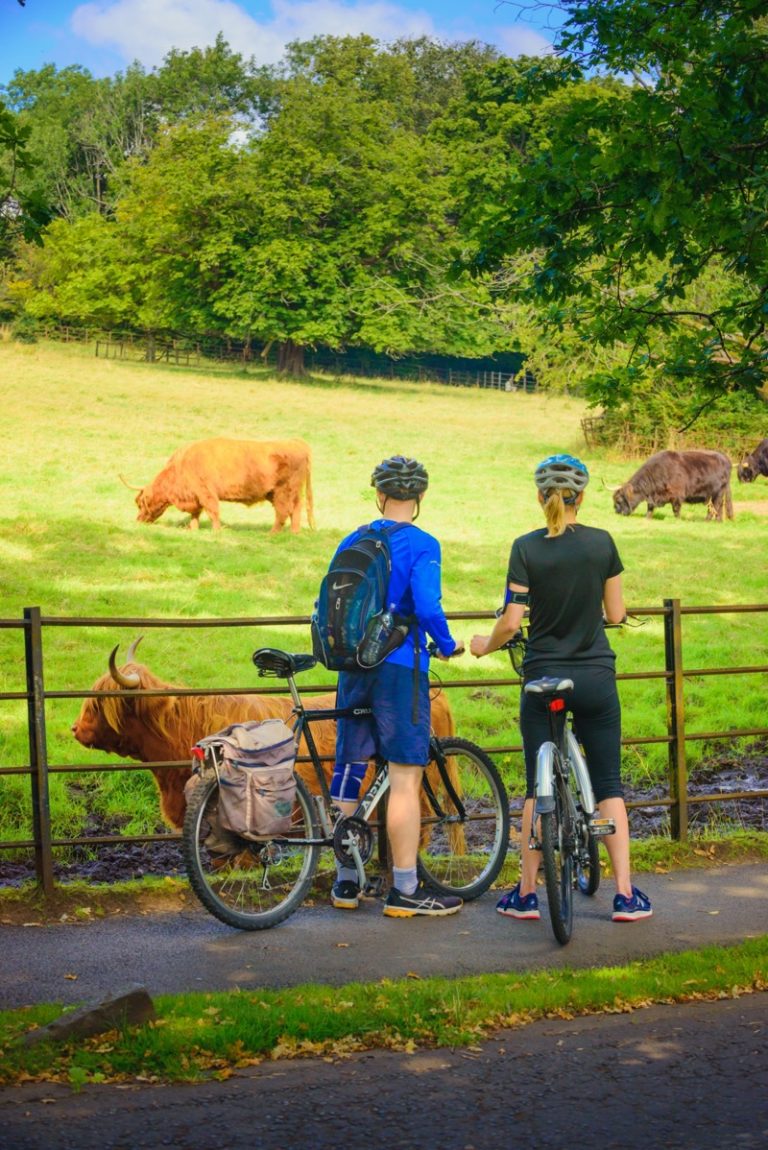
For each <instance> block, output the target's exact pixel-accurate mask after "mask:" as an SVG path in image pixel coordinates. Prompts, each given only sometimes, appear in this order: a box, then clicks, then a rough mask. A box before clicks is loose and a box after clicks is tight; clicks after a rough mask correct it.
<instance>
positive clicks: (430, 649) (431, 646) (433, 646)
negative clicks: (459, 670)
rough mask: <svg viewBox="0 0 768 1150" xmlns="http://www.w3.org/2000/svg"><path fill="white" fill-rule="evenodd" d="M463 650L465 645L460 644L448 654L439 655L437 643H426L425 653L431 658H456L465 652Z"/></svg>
mask: <svg viewBox="0 0 768 1150" xmlns="http://www.w3.org/2000/svg"><path fill="white" fill-rule="evenodd" d="M465 652H466V647H464V645H463V644H462V646H461V647H459V648H458V649H457V650H455V651H451V653H450V655H441V654H440V648H439V647H438V645H437V643H434V642H429V643H427V654H428V655H429V656H430V657H431V658H433V659H458V658H459V656H460V655H463V654H465Z"/></svg>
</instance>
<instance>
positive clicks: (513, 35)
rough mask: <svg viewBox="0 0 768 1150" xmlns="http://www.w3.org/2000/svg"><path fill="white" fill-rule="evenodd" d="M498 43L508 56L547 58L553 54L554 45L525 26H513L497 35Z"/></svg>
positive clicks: (533, 29) (503, 29)
mask: <svg viewBox="0 0 768 1150" xmlns="http://www.w3.org/2000/svg"><path fill="white" fill-rule="evenodd" d="M497 42H498V45H499V47H500V48H501V50H502V52H504V53H505V55H507V56H547V55H550V54H551V52H552V44H551V42H550V41H549V40H547V38H546V37H545V36H542V35H541V33H539V32H537V31H536V30H535V28H527V27H526V26H525V25H524V24H512V25H510V26H509V27H506V28H502V29H500V30H499V31H498V33H497Z"/></svg>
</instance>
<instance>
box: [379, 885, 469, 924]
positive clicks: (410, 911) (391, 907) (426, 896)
mask: <svg viewBox="0 0 768 1150" xmlns="http://www.w3.org/2000/svg"><path fill="white" fill-rule="evenodd" d="M463 905H464V904H463V902H462V900H461V899H460V898H458V896H457V895H452V894H438V893H437V891H432V890H430V889H429V887H427V886H425V885H424V883H421V882H420V883H419V885H418V886H417V887H416V890H415V891H414V892H413V894H403V892H402V891H401V890H398V889H397V887H395V886H391V887H390V888H389V894H388V895H387V901H386V902H385V903H384V914H386V915H387V916H388V917H389V918H413V917H414V916H415V915H445V914H456V912H457V911H459V910H461V908H462V906H463Z"/></svg>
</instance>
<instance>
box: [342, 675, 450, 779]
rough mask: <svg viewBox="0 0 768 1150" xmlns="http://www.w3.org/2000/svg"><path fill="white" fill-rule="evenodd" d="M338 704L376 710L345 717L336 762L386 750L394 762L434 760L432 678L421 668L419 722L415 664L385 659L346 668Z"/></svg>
mask: <svg viewBox="0 0 768 1150" xmlns="http://www.w3.org/2000/svg"><path fill="white" fill-rule="evenodd" d="M336 705H337V706H338V707H371V708H372V709H373V713H372V714H370V715H362V716H360V717H359V718H357V717H356V718H349V719H339V720H338V723H337V727H336V763H337V764H345V763H362V762H366V761H367V760H368V759H370V758H372V756H373V755H375V754H377V753H378V754H380V755H381V756H382V758H384V759H386V760H387V762H390V763H405V764H407V765H411V766H417V767H425V766H426V765H427V763H428V762H429V736H430V731H431V707H430V701H429V676H428V675H427V674H425V673H424V672H423V671H420V672H419V687H418V720H417V722H415V723H414V722H413V668H412V667H401V666H399V665H398V664H397V663H389V662H387V663H382V664H381V665H380V666H378V667H374V668H373V670H371V671H360V672H357V671H342V672H341V674H340V675H339V685H338V692H337V696H336Z"/></svg>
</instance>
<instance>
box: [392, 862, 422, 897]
mask: <svg viewBox="0 0 768 1150" xmlns="http://www.w3.org/2000/svg"><path fill="white" fill-rule="evenodd" d="M392 881H393V882H394V884H395V886H396V887H397V889H398V890H399V891H400V893H401V894H413V892H414V891H415V890H416V887H417V886H418V885H419V878H418V875H417V873H416V867H415V866H414V867H407V868H406V869H404V870H400V869H399V868H398V867H396V866H393V867H392Z"/></svg>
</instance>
